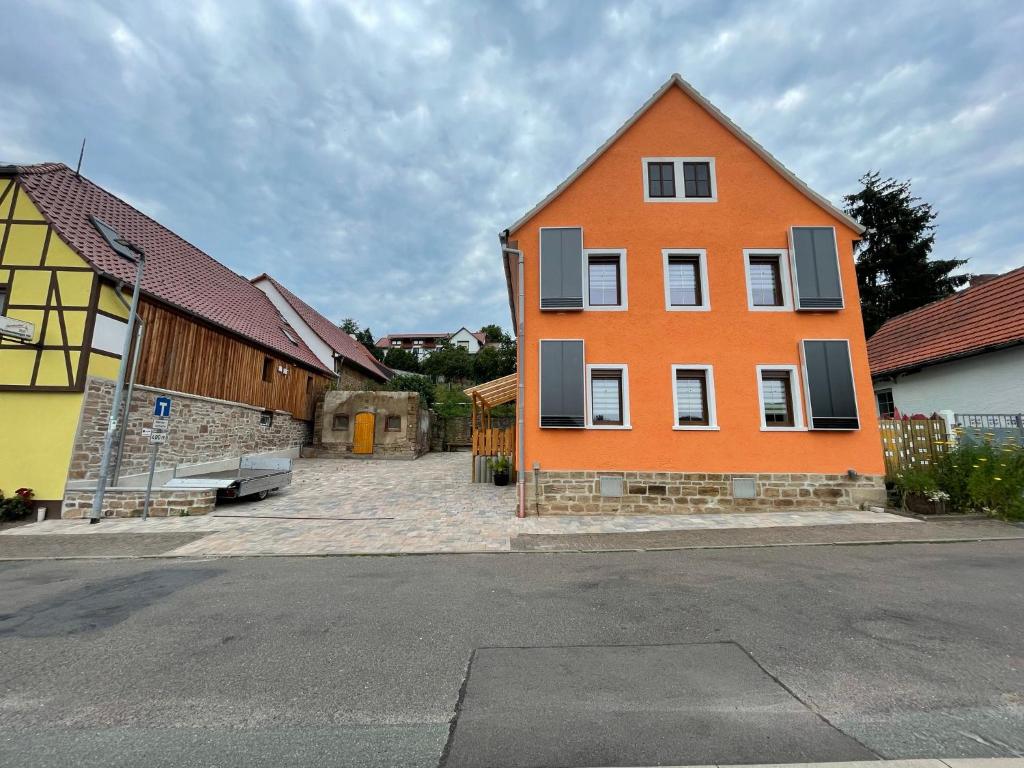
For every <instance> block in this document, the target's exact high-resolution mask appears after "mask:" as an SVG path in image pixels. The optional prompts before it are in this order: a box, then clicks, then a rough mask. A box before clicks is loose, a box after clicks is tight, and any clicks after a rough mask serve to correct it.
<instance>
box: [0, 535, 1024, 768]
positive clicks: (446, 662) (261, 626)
mask: <svg viewBox="0 0 1024 768" xmlns="http://www.w3.org/2000/svg"><path fill="white" fill-rule="evenodd" d="M1022 576H1024V542H1022V541H989V542H978V543H956V544H941V545H919V544H899V545H888V546H843V547H776V548H765V549H729V550H686V551H673V552H610V553H604V554H512V555H442V556H425V557H335V558H263V559H259V558H253V559H238V558H236V559H222V560H217V559H210V560H201V561H196V560H135V561H133V560H119V561H100V560H96V561H89V560H80V561H25V562H17V563H11V562H9V563H2V564H0V583H2V585H3V588H2V589H0V764H2V765H18V766H24V767H25V768H31V767H32V766H65V765H66V766H75V767H76V768H91V766H139V765H146V766H236V765H237V766H247V767H250V766H284V765H316V766H319V765H325V766H326V765H331V766H389V767H390V768H395V767H397V766H403V767H404V766H423V767H426V766H430V767H431V768H433V766H437V765H438V764H439V762H441V763H442V764H444V765H447V766H452V767H453V768H454V767H455V766H460V767H461V766H470V765H481V766H483V765H487V766H503V765H504V766H587V765H589V766H594V765H606V766H613V765H643V764H645V762H646V764H653V763H654V762H665V763H671V762H674V763H677V764H693V763H696V762H720V763H744V762H748V763H750V762H759V761H762V760H765V761H768V762H790V761H800V760H830V759H832V760H840V759H856V758H859V759H871V758H874V757H877V758H912V757H966V756H975V757H991V756H1016V755H1019V754H1022V753H1024V694H1022V691H1024V639H1022V638H1024V634H1022V628H1024V578H1022ZM456 713H457V714H456Z"/></svg>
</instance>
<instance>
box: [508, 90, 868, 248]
mask: <svg viewBox="0 0 1024 768" xmlns="http://www.w3.org/2000/svg"><path fill="white" fill-rule="evenodd" d="M673 87H675V88H679V89H680V90H681V91H682V92H683V93H685V94H686V95H687V96H689V97H690V98H691V99H693V100H694V101H695V102H697V104H699V105H700V106H701V107H703V108H704V110H705V111H706V112H707V113H708V114H709V115H711V116H712V117H713V118H715V120H717V121H718V122H719V123H721V124H722V125H723V126H724V127H725V129H726V130H728V131H729V132H730V133H731V134H732V135H733V136H735V137H736V138H738V139H739V140H740V141H742V142H743V143H744V144H746V145H747V146H748V147H750V149H752V150H753V151H754V153H755V154H756V155H758V156H759V157H760V158H761V159H762V160H764V161H765V162H766V163H768V165H770V166H771V167H772V168H774V169H775V170H776V171H777V172H778V173H779V174H780V175H781V176H782V177H783V178H784V179H786V180H787V181H788V182H789V183H790V184H792V185H793V186H794V187H796V188H797V189H798V190H799V191H800V192H802V193H803V194H804V195H806V196H807V197H808V198H810V199H811V201H813V202H814V203H816V204H817V205H819V206H821V207H822V208H824V209H825V211H826V212H827V213H829V214H831V215H832V216H835V217H836V218H837V219H839V220H840V221H842V222H843V223H844V224H846V225H847V226H849V227H850V228H851V229H852V230H854V231H855V232H857V233H858V234H860V233H861V232H863V231H864V226H863V225H861V224H860V222H858V221H856V220H855V219H852V218H850V217H849V216H847V215H846V214H845V213H844V212H843V211H841V210H840V209H839V208H837V207H836V206H834V205H832V203H830V202H829V201H828V200H827V199H826V198H825V197H823V196H822V195H819V194H818V193H817V192H815V191H814V190H813V189H811V188H810V187H809V186H807V184H806V183H804V182H803V181H802V180H800V179H799V178H797V176H796V174H794V173H793V172H792V171H791V170H789V169H788V168H787V167H786V166H784V165H783V164H782V163H780V162H779V161H778V160H777V159H776V158H775V157H774V156H773V155H772V154H771V153H770V152H769V151H768V150H767V149H765V148H764V147H762V146H761V145H760V144H758V143H757V142H756V141H754V139H753V138H752V137H751V136H750V134H748V133H747V132H746V131H744V130H743V129H742V128H740V127H739V126H738V125H736V123H734V122H733V121H732V120H730V119H729V118H728V117H727V116H726V115H725V114H724V113H723V112H722V111H721V110H720V109H719V108H718V107H716V106H715V105H714V104H712V103H711V102H710V101H708V100H707V99H706V98H705V97H704V96H703V95H701V93H700V92H699V91H697V89H696V88H694V87H693V86H692V85H690V84H689V83H688V82H686V81H685V80H683V78H682V77H680V76H679V74H673V75H672V77H670V78H669V79H668V80H667V81H666V82H665V84H664V85H662V86H661V88H659V89H658V90H657V91H655V93H654V95H653V96H651V98H649V99H648V100H647V101H646V102H644V105H643V106H642V107H640V109H638V110H637V111H636V112H635V113H634V114H633V116H632V117H630V118H629V119H628V120H627V121H626V122H625V123H623V125H622V127H621V128H619V130H617V131H616V132H615V133H614V134H613V135H612V137H611V138H610V139H608V141H606V142H605V143H604V144H602V145H601V146H600V147H598V148H597V150H596V151H595V152H594V153H593V154H592V155H591V156H590V157H588V158H587V159H586V160H584V161H583V163H582V164H581V165H580V167H579V168H577V169H576V170H575V171H573V172H572V173H571V174H570V175H569V178H567V179H566V180H565V181H563V182H562V183H561V184H559V185H558V186H557V187H555V189H554V191H552V192H551V194H549V195H548V196H547V197H545V198H544V199H543V200H541V201H540V202H539V203H537V205H535V206H534V207H533V208H531V209H530V210H529V211H528V212H527V213H526V214H525V215H524V216H523V217H522V218H520V219H519V220H518V221H516V223H515V224H513V225H512V226H510V227H508V229H507V231H508V232H515V231H516V230H517V229H519V228H520V227H521V226H523V225H524V224H525V223H526V222H528V221H529V220H530V219H532V218H533V217H534V216H536V215H537V214H538V213H540V212H541V210H543V209H544V208H545V207H546V206H547V205H548V203H550V202H551V201H552V200H554V199H555V198H556V197H558V196H559V195H560V194H562V192H564V191H565V190H566V188H568V187H569V185H570V184H572V183H573V182H574V181H576V179H578V178H579V177H580V176H581V175H582V174H583V172H584V171H585V170H587V168H589V167H590V166H591V165H593V164H594V163H595V162H596V161H597V159H598V158H599V157H601V155H603V154H604V153H605V152H606V151H607V150H608V148H609V147H611V146H612V145H613V144H614V143H615V142H616V141H618V140H619V137H620V136H622V134H624V133H625V132H626V131H628V130H629V129H630V127H631V126H632V125H633V123H635V122H636V121H637V120H639V119H640V118H641V117H643V115H644V113H646V112H647V110H648V109H650V108H651V107H652V106H653V105H654V104H655V103H656V102H657V101H658V99H660V98H661V97H662V96H664V95H665V93H666V92H667V91H668V90H669V89H670V88H673Z"/></svg>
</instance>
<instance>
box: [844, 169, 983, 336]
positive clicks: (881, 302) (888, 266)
mask: <svg viewBox="0 0 1024 768" xmlns="http://www.w3.org/2000/svg"><path fill="white" fill-rule="evenodd" d="M860 183H861V184H863V189H861V190H860V191H859V192H857V193H856V194H853V195H846V197H845V198H844V202H845V203H846V212H847V213H848V214H849V215H850V216H852V217H853V218H854V219H856V220H857V221H859V222H860V223H861V224H863V225H864V226H865V227H867V230H866V231H865V232H864V234H863V236H862V237H863V239H862V240H861V241H860V244H859V245H858V248H857V284H858V286H859V288H860V303H861V314H862V316H863V318H864V330H865V332H866V333H867V335H868V336H871V335H872V334H873V333H874V332H875V331H877V330H878V329H879V327H880V326H881V325H882V323H884V322H885V321H886V320H888V319H889V318H890V317H895V316H896V315H899V314H902V313H904V312H909V311H910V310H912V309H916V308H917V307H920V306H922V305H924V304H927V303H929V302H931V301H935V300H936V299H941V298H942V297H943V296H949V295H950V294H951V293H953V292H954V291H955V290H956V289H957V288H958V287H959V286H961V285H963V284H964V283H965V282H966V281H967V280H968V275H951V274H950V272H952V271H953V270H955V269H957V268H958V267H961V266H963V265H964V264H966V263H967V260H966V259H936V260H931V261H930V260H929V259H928V255H929V254H930V253H931V250H932V245H933V244H934V242H935V225H934V223H933V222H934V221H935V218H936V216H937V214H936V213H935V211H934V210H932V206H931V205H930V204H928V203H923V202H921V198H919V197H914V195H913V194H912V193H911V191H910V182H909V181H896V180H895V179H892V178H888V179H882V177H881V174H880V173H879V172H878V171H871V172H869V173H866V174H865V175H864V176H862V177H861V179H860Z"/></svg>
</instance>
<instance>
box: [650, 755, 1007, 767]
mask: <svg viewBox="0 0 1024 768" xmlns="http://www.w3.org/2000/svg"><path fill="white" fill-rule="evenodd" d="M638 768H639V767H638ZM665 768H1024V757H956V758H953V757H947V758H943V759H941V760H940V759H938V758H922V759H910V760H851V761H846V762H836V763H762V764H760V765H743V766H739V765H733V764H729V763H707V764H704V765H689V766H684V765H676V766H666V767H665Z"/></svg>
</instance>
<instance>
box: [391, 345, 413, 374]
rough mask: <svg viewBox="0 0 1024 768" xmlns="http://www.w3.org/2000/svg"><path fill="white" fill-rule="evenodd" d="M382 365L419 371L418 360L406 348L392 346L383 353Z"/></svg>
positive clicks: (398, 369)
mask: <svg viewBox="0 0 1024 768" xmlns="http://www.w3.org/2000/svg"><path fill="white" fill-rule="evenodd" d="M384 365H386V366H387V367H388V368H393V369H394V370H396V371H406V372H409V373H419V372H420V361H419V358H417V357H416V355H414V354H413V353H412V352H410V351H409V350H407V349H401V348H398V347H393V348H391V349H389V350H388V351H387V352H385V353H384Z"/></svg>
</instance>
